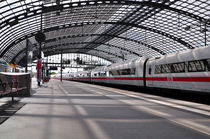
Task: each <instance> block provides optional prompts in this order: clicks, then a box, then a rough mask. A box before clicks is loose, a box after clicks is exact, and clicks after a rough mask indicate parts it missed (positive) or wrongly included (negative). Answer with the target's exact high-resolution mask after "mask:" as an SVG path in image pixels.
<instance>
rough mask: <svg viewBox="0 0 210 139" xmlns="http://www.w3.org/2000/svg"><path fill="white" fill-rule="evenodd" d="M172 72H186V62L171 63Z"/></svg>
mask: <svg viewBox="0 0 210 139" xmlns="http://www.w3.org/2000/svg"><path fill="white" fill-rule="evenodd" d="M171 72H172V73H180V72H185V63H184V62H182V63H174V64H172V65H171Z"/></svg>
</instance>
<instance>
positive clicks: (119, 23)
mask: <svg viewBox="0 0 210 139" xmlns="http://www.w3.org/2000/svg"><path fill="white" fill-rule="evenodd" d="M94 24H110V25H112V24H113V25H122V26H131V27H136V28H140V29H145V30H148V31H151V32H154V33H158V34H161V35H163V36H165V37H168V38H170V39H173V40H175V41H177V42H179V43H181V44H182V45H184V46H186V47H188V48H190V49H193V47H192V46H191V45H190V44H188V43H187V42H184V41H183V40H181V39H180V38H177V37H175V36H173V35H170V34H168V33H165V32H162V31H160V30H156V29H153V28H149V27H146V26H142V25H136V24H131V23H124V22H94V21H93V22H84V23H75V24H66V25H63V26H55V27H51V28H47V29H43V32H44V33H46V32H50V31H54V30H58V29H67V28H72V27H81V26H85V25H94ZM35 34H36V32H34V33H31V34H30V35H27V36H26V37H22V38H20V39H18V40H16V41H15V42H13V43H12V44H11V45H10V46H8V47H7V48H6V49H5V50H4V51H3V52H2V53H1V55H0V57H3V55H4V54H5V53H6V52H7V51H8V50H9V49H10V48H11V47H13V46H14V45H15V44H17V43H19V42H21V41H23V40H25V39H27V38H29V37H32V36H35Z"/></svg>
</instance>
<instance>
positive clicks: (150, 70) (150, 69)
mask: <svg viewBox="0 0 210 139" xmlns="http://www.w3.org/2000/svg"><path fill="white" fill-rule="evenodd" d="M154 68H155V63H154V61H153V60H152V59H150V60H149V61H148V63H147V65H146V85H147V86H148V87H153V76H154Z"/></svg>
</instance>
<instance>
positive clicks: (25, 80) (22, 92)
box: [0, 72, 31, 101]
mask: <svg viewBox="0 0 210 139" xmlns="http://www.w3.org/2000/svg"><path fill="white" fill-rule="evenodd" d="M30 90H31V76H30V74H29V73H7V72H5V73H4V72H0V97H4V96H7V95H9V96H11V97H12V101H13V100H14V96H30Z"/></svg>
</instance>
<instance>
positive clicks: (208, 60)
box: [206, 59, 210, 71]
mask: <svg viewBox="0 0 210 139" xmlns="http://www.w3.org/2000/svg"><path fill="white" fill-rule="evenodd" d="M206 61H207V62H206V64H207V70H208V71H210V59H207V60H206Z"/></svg>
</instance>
